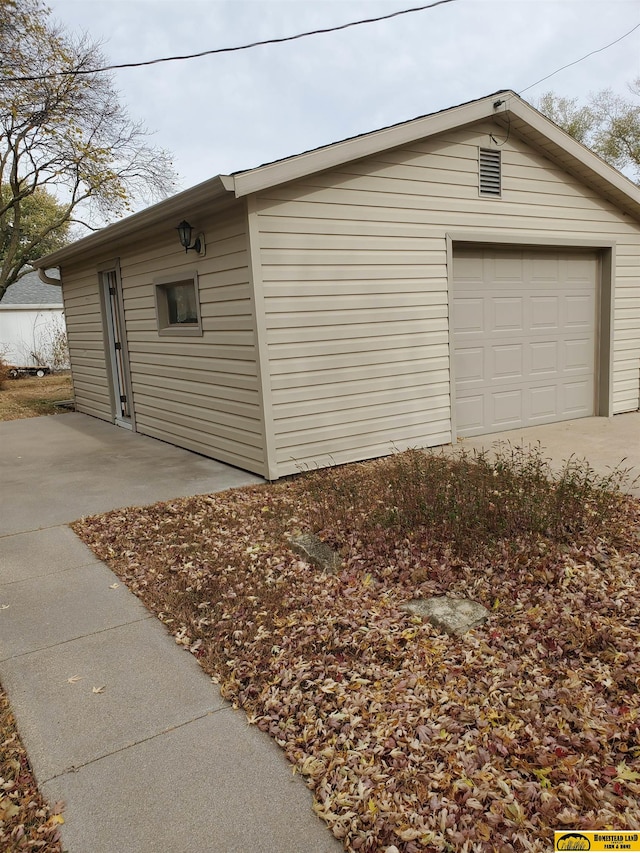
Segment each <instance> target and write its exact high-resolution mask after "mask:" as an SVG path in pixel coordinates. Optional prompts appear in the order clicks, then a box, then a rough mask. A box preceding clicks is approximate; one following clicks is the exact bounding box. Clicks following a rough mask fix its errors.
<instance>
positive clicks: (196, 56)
mask: <svg viewBox="0 0 640 853" xmlns="http://www.w3.org/2000/svg"><path fill="white" fill-rule="evenodd" d="M456 2H457V0H435V2H434V3H428V4H427V5H425V6H414V7H413V8H411V9H401V10H400V11H398V12H390V13H389V14H388V15H379V16H378V17H376V18H363V19H362V20H359V21H349V23H347V24H338V25H337V26H335V27H324V28H323V29H318V30H309V31H308V32H304V33H296V34H295V35H292V36H281V37H280V38H272V39H264V40H263V41H252V42H249V43H248V44H240V45H236V46H234V47H217V48H213V49H212V50H203V51H201V52H200V53H187V54H185V55H184V56H164V57H162V58H160V59H148V60H146V61H144V62H122V63H119V64H117V65H104V66H102V67H101V68H86V69H84V68H82V69H77V70H69V71H54V72H53V73H51V74H36V75H34V76H32V77H5V78H1V79H0V83H27V82H31V81H34V80H50V79H52V78H54V77H72V76H75V75H80V74H97V73H99V72H101V71H117V70H120V69H122V68H142V67H143V66H146V65H159V64H160V63H162V62H181V61H183V60H186V59H199V58H200V57H202V56H214V55H215V54H218V53H235V52H236V51H239V50H250V49H251V48H254V47H263V46H264V45H268V44H282V43H283V42H288V41H297V40H298V39H303V38H308V37H309V36H319V35H324V34H325V33H336V32H338V31H339V30H347V29H349V28H350V27H360V26H362V25H363V24H375V23H377V22H378V21H388V20H389V19H390V18H398V17H399V16H400V15H411V14H413V13H414V12H424V11H425V10H427V9H435V7H436V6H444V5H445V4H446V3H456Z"/></svg>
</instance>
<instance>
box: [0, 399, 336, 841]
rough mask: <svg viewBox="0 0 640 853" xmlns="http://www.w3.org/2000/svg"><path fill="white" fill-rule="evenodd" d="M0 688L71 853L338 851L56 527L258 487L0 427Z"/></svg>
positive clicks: (238, 718)
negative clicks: (60, 813)
mask: <svg viewBox="0 0 640 853" xmlns="http://www.w3.org/2000/svg"><path fill="white" fill-rule="evenodd" d="M0 482H1V483H2V491H3V502H2V517H1V518H0V606H1V607H2V608H3V609H2V610H0V682H1V683H2V685H3V687H4V688H5V690H6V692H7V694H8V696H9V699H10V701H11V705H12V708H13V710H14V712H15V716H16V719H17V722H18V728H19V730H20V733H21V735H22V738H23V741H24V744H25V746H26V748H27V751H28V753H29V757H30V760H31V763H32V766H33V768H34V771H35V774H36V777H37V779H38V782H39V783H40V786H41V788H42V791H43V793H44V795H45V796H46V797H47V798H48V799H49V800H50V801H52V802H56V801H59V800H64V801H65V802H66V809H65V812H64V817H65V824H64V826H63V827H62V837H63V845H64V849H65V850H67V851H69V853H156V851H157V853H203V851H207V853H209V851H225V853H232V851H237V853H249V851H250V853H259V851H263V853H301V851H305V853H306V852H307V851H311V853H324V852H325V851H326V853H329V851H337V850H341V849H342V845H341V844H339V843H338V842H337V841H336V840H335V839H334V838H333V837H332V836H331V834H330V833H329V831H328V830H327V828H326V827H325V826H324V824H323V823H322V822H321V821H320V820H318V819H317V818H316V817H315V815H314V814H313V812H312V811H311V794H310V792H309V791H308V790H307V789H306V788H305V786H304V783H303V782H302V780H301V779H300V777H298V776H296V777H294V776H293V774H292V768H291V765H289V764H288V762H287V761H286V760H285V758H284V756H283V754H282V752H281V751H280V749H279V748H278V747H277V746H276V745H275V743H274V742H273V741H272V740H271V739H270V738H269V737H268V736H267V735H265V734H263V733H262V732H260V731H258V730H257V729H256V728H255V727H252V726H249V725H248V724H247V720H246V717H245V715H244V713H243V712H241V711H234V710H233V709H232V708H231V707H230V706H229V704H228V703H226V702H225V701H224V700H222V699H221V697H220V694H219V691H218V689H217V687H216V686H215V685H214V684H213V683H212V682H211V681H210V679H208V678H207V676H206V675H205V674H204V673H203V671H202V670H201V669H200V667H199V666H198V665H197V663H196V661H195V659H194V658H193V657H192V656H191V655H189V654H188V653H187V652H185V651H184V650H183V649H181V648H179V647H178V646H177V645H176V644H175V642H174V641H173V639H172V638H171V637H170V636H169V635H168V634H167V632H166V631H165V629H164V627H163V626H162V625H161V623H160V622H158V620H157V619H156V618H155V617H154V616H152V615H151V614H150V613H149V612H148V611H147V610H146V609H145V608H144V607H143V605H142V604H141V603H140V602H139V601H138V599H137V598H136V597H135V596H133V595H132V594H131V593H130V592H129V591H128V590H127V589H126V587H125V586H124V585H123V584H122V583H121V582H120V581H119V580H118V579H117V578H116V577H115V575H113V574H112V573H111V572H110V571H109V570H108V569H107V568H106V566H104V564H102V563H101V562H100V561H99V560H97V559H96V558H95V557H94V556H93V554H92V553H91V552H90V551H89V550H88V549H87V548H86V547H85V546H84V544H83V543H82V542H80V540H79V539H77V537H76V536H75V535H74V534H73V533H72V532H71V530H70V529H69V528H68V527H66V524H67V523H68V522H70V521H73V520H75V519H76V518H79V517H80V516H82V515H88V514H91V513H96V512H103V511H106V510H108V509H112V508H116V507H124V506H131V505H140V504H149V503H153V502H154V501H158V500H167V499H170V498H173V497H177V496H180V495H190V494H198V493H206V492H213V491H220V490H222V489H226V488H229V487H233V486H240V485H245V484H250V483H256V482H260V481H259V478H257V477H254V476H252V475H250V474H246V473H245V472H242V471H238V470H237V469H233V468H229V467H227V466H225V465H222V464H220V463H218V462H214V461H212V460H208V459H204V458H202V457H199V456H196V455H195V454H191V453H188V452H187V451H183V450H180V449H178V448H175V447H172V446H171V445H168V444H164V443H162V442H158V441H155V440H153V439H149V438H145V437H143V436H140V435H134V434H132V433H130V432H127V431H125V430H122V429H118V428H116V427H113V426H111V425H109V424H106V423H103V422H101V421H98V420H95V419H93V418H89V417H86V416H84V415H79V414H65V415H59V416H56V417H49V418H34V419H30V420H22V421H12V422H8V423H1V424H0Z"/></svg>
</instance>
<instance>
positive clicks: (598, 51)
mask: <svg viewBox="0 0 640 853" xmlns="http://www.w3.org/2000/svg"><path fill="white" fill-rule="evenodd" d="M639 27H640V24H636V25H635V27H632V28H631V29H630V30H629V32H627V33H625V34H624V35H621V36H620V37H619V38H617V39H616V40H615V41H612V42H610V43H609V44H605V46H604V47H599V48H597V49H596V50H592V51H591V52H590V53H586V54H585V55H584V56H581V57H580V59H575V60H574V61H573V62H568V63H567V64H566V65H563V66H562V68H557V69H556V70H555V71H552V72H551V74H547V76H546V77H541V78H540V79H539V80H536V82H535V83H532V84H531V85H530V86H527V87H526V88H525V89H520V91H519V92H518V94H519V95H521V94H522V93H523V92H526V91H528V90H529V89H533V87H534V86H537V85H538V83H544V81H545V80H548V79H549V78H550V77H555V75H556V74H559V73H560V72H561V71H564V70H565V68H571V66H572V65H577V64H578V63H579V62H584V60H585V59H588V58H589V57H590V56H594V54H596V53H602V51H603V50H608V49H609V48H610V47H613V46H614V44H618V42H619V41H622V39H626V37H627V36H630V35H631V33H634V32H635V31H636V30H637V29H638V28H639Z"/></svg>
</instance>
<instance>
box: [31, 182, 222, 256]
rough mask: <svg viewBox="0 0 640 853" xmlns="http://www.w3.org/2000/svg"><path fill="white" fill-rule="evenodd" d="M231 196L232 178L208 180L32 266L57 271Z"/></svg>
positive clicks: (66, 247) (70, 244)
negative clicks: (189, 210)
mask: <svg viewBox="0 0 640 853" xmlns="http://www.w3.org/2000/svg"><path fill="white" fill-rule="evenodd" d="M230 193H233V179H232V178H230V176H229V175H216V176H215V177H214V178H208V179H207V180H206V181H203V182H202V183H200V184H196V185H195V187H190V188H189V189H186V190H183V191H182V192H179V193H177V194H176V195H172V196H170V197H169V198H166V199H163V200H162V201H159V202H157V203H156V204H153V205H151V207H145V208H144V210H140V211H138V213H134V214H132V215H131V216H127V217H125V218H124V219H120V220H118V222H114V223H113V225H107V226H106V227H105V228H101V229H100V230H99V231H95V232H94V233H93V234H89V235H87V236H86V237H82V238H81V239H80V240H75V241H74V242H73V243H69V245H68V246H63V247H62V249H57V250H56V251H55V252H51V253H50V254H49V255H44V256H43V257H42V258H38V259H37V260H35V261H31V262H30V263H31V266H33V267H35V269H37V270H40V269H47V268H48V267H56V266H58V265H59V264H60V263H62V262H63V261H65V260H67V259H68V258H70V257H73V256H74V255H76V254H77V253H78V252H79V251H84V252H90V251H93V250H95V249H99V248H100V247H101V246H102V245H104V244H106V243H108V242H110V241H111V240H115V239H117V238H118V237H123V236H125V235H128V234H130V233H131V231H132V229H137V228H145V227H150V226H152V225H155V224H157V223H158V222H161V221H162V220H163V219H165V218H166V217H168V216H173V215H176V216H184V215H185V212H184V208H185V206H187V205H192V206H195V205H199V204H202V203H203V202H207V201H213V200H214V199H217V198H224V196H225V195H229V194H230Z"/></svg>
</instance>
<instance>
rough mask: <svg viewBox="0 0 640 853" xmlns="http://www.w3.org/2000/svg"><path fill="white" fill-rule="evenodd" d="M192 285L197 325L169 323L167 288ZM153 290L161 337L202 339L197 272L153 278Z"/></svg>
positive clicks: (190, 271) (189, 271) (157, 324)
mask: <svg viewBox="0 0 640 853" xmlns="http://www.w3.org/2000/svg"><path fill="white" fill-rule="evenodd" d="M190 283H192V284H193V288H194V294H195V302H196V313H197V316H198V321H197V323H173V324H171V323H169V306H168V302H167V286H168V285H172V284H174V285H175V284H190ZM153 290H154V296H155V303H156V326H157V329H158V334H159V335H162V336H178V337H202V315H201V313H200V288H199V283H198V272H197V270H187V271H186V272H183V273H179V272H176V273H174V274H173V275H166V276H161V277H159V278H154V280H153Z"/></svg>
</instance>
